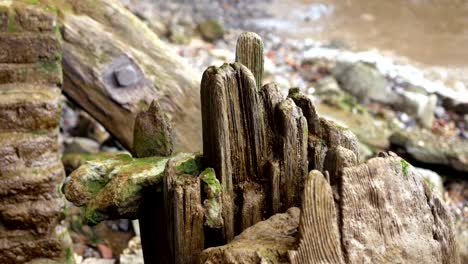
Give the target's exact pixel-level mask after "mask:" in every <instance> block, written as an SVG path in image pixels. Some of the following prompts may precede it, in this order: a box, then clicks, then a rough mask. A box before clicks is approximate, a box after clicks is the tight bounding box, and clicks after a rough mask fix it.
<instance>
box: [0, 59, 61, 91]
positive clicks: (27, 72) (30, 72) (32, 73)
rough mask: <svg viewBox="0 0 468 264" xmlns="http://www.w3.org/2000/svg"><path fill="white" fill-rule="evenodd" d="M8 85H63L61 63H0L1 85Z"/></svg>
mask: <svg viewBox="0 0 468 264" xmlns="http://www.w3.org/2000/svg"><path fill="white" fill-rule="evenodd" d="M7 83H37V84H58V85H60V84H61V83H62V65H61V63H60V62H47V61H40V62H37V63H31V64H6V63H0V84H7Z"/></svg>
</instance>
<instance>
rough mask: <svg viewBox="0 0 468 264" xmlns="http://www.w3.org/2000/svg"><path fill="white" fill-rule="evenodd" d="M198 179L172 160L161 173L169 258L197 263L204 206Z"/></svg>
mask: <svg viewBox="0 0 468 264" xmlns="http://www.w3.org/2000/svg"><path fill="white" fill-rule="evenodd" d="M200 193H201V192H200V179H199V178H198V177H195V176H193V175H189V174H185V173H184V172H181V171H178V169H177V168H176V167H175V166H174V163H173V161H172V160H169V161H168V162H167V164H166V169H165V174H164V186H163V196H164V208H165V217H166V228H167V229H166V230H167V231H166V235H167V242H168V244H169V252H160V253H161V254H168V255H169V262H168V263H174V264H189V263H198V261H199V257H200V253H201V251H202V250H203V248H204V239H205V238H204V233H203V216H204V213H203V207H202V205H201V204H202V201H201V194H200Z"/></svg>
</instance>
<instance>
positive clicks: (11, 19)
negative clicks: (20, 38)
mask: <svg viewBox="0 0 468 264" xmlns="http://www.w3.org/2000/svg"><path fill="white" fill-rule="evenodd" d="M19 31H21V27H20V26H19V25H18V23H17V22H16V15H15V12H13V11H10V12H9V15H8V27H7V32H9V33H16V32H19Z"/></svg>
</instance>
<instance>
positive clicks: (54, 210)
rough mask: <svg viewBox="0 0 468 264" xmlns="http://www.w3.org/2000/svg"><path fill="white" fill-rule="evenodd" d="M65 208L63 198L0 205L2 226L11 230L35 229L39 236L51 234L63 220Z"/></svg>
mask: <svg viewBox="0 0 468 264" xmlns="http://www.w3.org/2000/svg"><path fill="white" fill-rule="evenodd" d="M64 206H65V201H64V200H63V199H62V198H55V199H50V200H37V201H26V202H23V203H17V204H4V205H0V216H1V219H2V220H1V224H2V225H3V227H5V228H6V229H9V230H15V229H34V230H35V231H36V232H37V233H39V234H45V233H49V232H50V230H51V228H53V227H55V226H56V225H57V224H58V222H59V221H60V220H61V219H63V217H64Z"/></svg>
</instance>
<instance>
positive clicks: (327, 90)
mask: <svg viewBox="0 0 468 264" xmlns="http://www.w3.org/2000/svg"><path fill="white" fill-rule="evenodd" d="M314 87H315V90H316V94H317V95H318V96H339V95H342V94H343V91H342V90H341V88H340V86H339V85H338V82H337V81H336V79H335V78H334V77H332V76H328V77H324V78H321V79H319V80H318V81H317V83H316V84H315V85H314Z"/></svg>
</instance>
